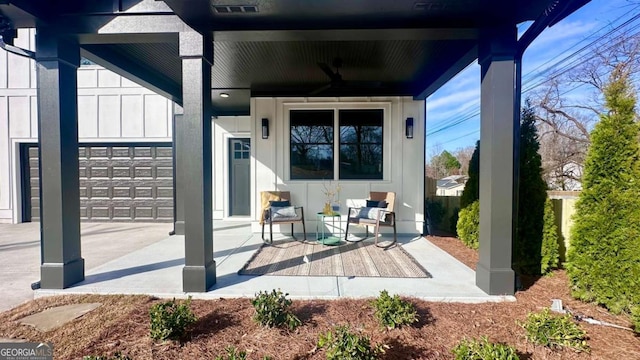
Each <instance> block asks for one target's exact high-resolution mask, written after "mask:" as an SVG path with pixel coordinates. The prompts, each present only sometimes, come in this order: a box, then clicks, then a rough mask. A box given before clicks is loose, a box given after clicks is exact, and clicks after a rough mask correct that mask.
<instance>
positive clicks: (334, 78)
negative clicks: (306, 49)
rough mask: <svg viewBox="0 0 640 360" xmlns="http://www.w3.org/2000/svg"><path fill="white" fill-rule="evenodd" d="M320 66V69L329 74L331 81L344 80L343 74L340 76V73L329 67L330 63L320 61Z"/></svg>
mask: <svg viewBox="0 0 640 360" xmlns="http://www.w3.org/2000/svg"><path fill="white" fill-rule="evenodd" d="M318 66H319V67H320V69H322V71H323V72H324V73H325V74H327V76H328V77H329V79H331V81H340V80H342V76H340V74H337V73H334V72H333V71H332V70H331V68H330V67H329V65H327V64H325V63H318Z"/></svg>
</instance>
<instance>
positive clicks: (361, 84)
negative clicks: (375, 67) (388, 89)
mask: <svg viewBox="0 0 640 360" xmlns="http://www.w3.org/2000/svg"><path fill="white" fill-rule="evenodd" d="M381 86H382V82H381V81H345V87H352V88H378V87H381Z"/></svg>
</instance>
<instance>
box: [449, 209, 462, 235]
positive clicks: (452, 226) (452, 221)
mask: <svg viewBox="0 0 640 360" xmlns="http://www.w3.org/2000/svg"><path fill="white" fill-rule="evenodd" d="M459 214H460V209H459V208H454V209H453V214H451V217H450V218H449V231H450V232H451V233H452V234H454V235H455V236H458V229H457V227H458V216H459Z"/></svg>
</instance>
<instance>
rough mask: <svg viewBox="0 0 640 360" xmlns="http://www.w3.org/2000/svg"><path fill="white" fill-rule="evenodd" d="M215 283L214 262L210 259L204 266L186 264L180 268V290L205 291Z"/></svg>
mask: <svg viewBox="0 0 640 360" xmlns="http://www.w3.org/2000/svg"><path fill="white" fill-rule="evenodd" d="M215 283H216V262H215V260H211V262H210V263H208V264H207V265H205V266H188V265H185V267H183V268H182V291H184V292H207V291H208V290H209V288H210V287H211V286H213V284H215Z"/></svg>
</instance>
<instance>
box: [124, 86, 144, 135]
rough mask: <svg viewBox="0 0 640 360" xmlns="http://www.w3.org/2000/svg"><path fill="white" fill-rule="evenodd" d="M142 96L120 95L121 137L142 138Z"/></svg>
mask: <svg viewBox="0 0 640 360" xmlns="http://www.w3.org/2000/svg"><path fill="white" fill-rule="evenodd" d="M142 109H143V104H142V96H140V95H122V114H120V117H121V118H122V137H144V119H143V112H142Z"/></svg>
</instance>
